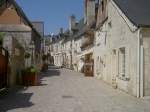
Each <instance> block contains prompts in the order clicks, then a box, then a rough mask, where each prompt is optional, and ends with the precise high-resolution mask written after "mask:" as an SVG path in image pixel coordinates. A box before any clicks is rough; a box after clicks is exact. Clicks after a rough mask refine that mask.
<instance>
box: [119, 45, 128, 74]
mask: <svg viewBox="0 0 150 112" xmlns="http://www.w3.org/2000/svg"><path fill="white" fill-rule="evenodd" d="M125 75H126V50H125V47H122V48H120V49H119V77H125Z"/></svg>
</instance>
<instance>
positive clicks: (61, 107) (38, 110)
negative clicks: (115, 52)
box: [0, 69, 150, 112]
mask: <svg viewBox="0 0 150 112" xmlns="http://www.w3.org/2000/svg"><path fill="white" fill-rule="evenodd" d="M40 82H41V83H40V85H39V86H36V87H29V88H17V89H13V90H12V91H9V92H8V94H6V95H4V96H3V97H2V96H1V97H0V112H150V100H149V99H136V98H135V97H133V96H130V95H127V94H126V93H124V92H121V91H119V90H115V89H112V88H111V87H110V86H109V85H107V84H105V83H103V82H102V81H100V80H98V79H95V78H91V77H84V76H83V74H80V73H77V72H74V71H70V70H66V69H50V70H49V72H48V73H44V74H42V75H41V77H40Z"/></svg>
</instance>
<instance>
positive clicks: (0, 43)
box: [0, 33, 4, 46]
mask: <svg viewBox="0 0 150 112" xmlns="http://www.w3.org/2000/svg"><path fill="white" fill-rule="evenodd" d="M3 39H4V33H0V46H2V45H3Z"/></svg>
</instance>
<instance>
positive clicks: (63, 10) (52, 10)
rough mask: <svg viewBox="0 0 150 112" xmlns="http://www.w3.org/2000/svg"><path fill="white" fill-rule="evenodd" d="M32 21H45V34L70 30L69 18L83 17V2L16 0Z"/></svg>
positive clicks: (76, 0)
mask: <svg viewBox="0 0 150 112" xmlns="http://www.w3.org/2000/svg"><path fill="white" fill-rule="evenodd" d="M16 1H17V2H18V4H19V5H20V6H21V7H22V9H23V10H24V12H25V13H26V15H27V17H28V18H29V19H30V20H31V21H44V23H45V33H46V34H49V33H57V32H58V31H59V28H60V27H63V28H65V29H66V28H68V26H69V16H70V15H72V14H74V15H76V17H77V19H78V20H79V19H80V18H81V17H83V0H16Z"/></svg>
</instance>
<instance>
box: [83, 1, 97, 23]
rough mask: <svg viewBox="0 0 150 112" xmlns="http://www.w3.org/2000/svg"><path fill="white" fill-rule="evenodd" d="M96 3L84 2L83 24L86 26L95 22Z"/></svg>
mask: <svg viewBox="0 0 150 112" xmlns="http://www.w3.org/2000/svg"><path fill="white" fill-rule="evenodd" d="M95 9H96V1H95V0H85V12H84V13H85V14H84V16H85V17H84V22H85V23H86V24H87V25H90V24H91V23H92V22H94V21H95V16H96V12H95Z"/></svg>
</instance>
